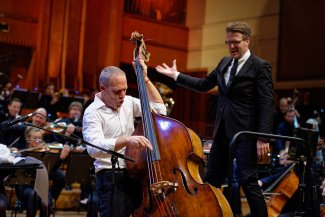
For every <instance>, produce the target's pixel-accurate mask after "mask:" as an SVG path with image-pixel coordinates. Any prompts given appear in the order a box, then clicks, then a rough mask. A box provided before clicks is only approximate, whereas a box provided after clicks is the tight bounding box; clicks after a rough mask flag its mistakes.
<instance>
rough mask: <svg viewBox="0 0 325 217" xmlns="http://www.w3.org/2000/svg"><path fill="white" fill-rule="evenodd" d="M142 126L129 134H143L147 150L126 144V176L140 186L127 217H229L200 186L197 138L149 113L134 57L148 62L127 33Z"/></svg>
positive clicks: (218, 195) (215, 193) (217, 196)
mask: <svg viewBox="0 0 325 217" xmlns="http://www.w3.org/2000/svg"><path fill="white" fill-rule="evenodd" d="M131 40H132V41H133V42H134V43H135V44H136V49H135V52H134V55H135V69H136V72H137V73H136V74H137V82H138V89H139V98H140V101H141V109H142V122H141V123H140V124H139V125H138V127H137V128H136V130H135V132H134V134H137V135H144V136H145V137H147V138H148V139H149V141H150V143H151V144H152V147H153V150H149V149H147V148H141V149H139V148H136V147H132V146H128V147H127V148H126V152H125V155H126V156H129V157H131V158H133V159H134V160H135V162H134V163H132V162H126V164H127V169H128V171H129V173H130V175H131V176H132V177H133V178H135V179H138V180H139V181H140V182H141V185H142V197H143V199H142V201H141V204H140V205H139V207H138V208H137V209H136V210H135V211H134V214H133V216H157V217H158V216H160V217H162V216H164V217H167V216H168V217H171V216H181V217H183V216H188V217H198V216H206V217H208V216H209V217H210V216H214V217H216V216H227V217H231V216H233V214H232V211H231V208H230V206H229V204H228V202H227V200H226V198H225V197H224V195H223V194H222V192H221V191H220V189H218V188H215V187H213V186H211V185H209V184H207V183H203V181H202V179H201V177H200V175H199V169H198V165H199V163H200V162H202V161H203V159H204V154H203V150H202V145H201V140H200V138H199V137H198V136H197V135H196V134H195V133H194V132H193V131H192V130H190V129H188V128H187V127H186V126H184V125H183V124H182V123H181V122H179V121H177V120H175V119H172V118H169V117H165V116H162V115H159V114H155V113H154V112H151V110H150V106H149V102H148V96H147V92H146V86H145V82H144V77H143V73H142V68H141V64H140V62H139V57H140V58H141V56H143V58H144V61H145V62H147V61H148V60H149V56H150V54H149V53H148V52H147V50H146V47H145V44H144V40H143V35H140V34H139V33H137V32H134V33H132V36H131Z"/></svg>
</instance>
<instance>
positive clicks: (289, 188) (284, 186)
mask: <svg viewBox="0 0 325 217" xmlns="http://www.w3.org/2000/svg"><path fill="white" fill-rule="evenodd" d="M295 165H296V163H293V164H292V165H291V166H290V167H289V168H288V169H287V170H286V171H285V172H284V173H283V174H282V175H281V176H280V177H279V178H278V179H277V180H276V181H275V182H274V184H272V185H271V186H270V187H269V188H268V189H267V190H266V192H267V193H264V194H269V195H271V196H270V198H269V199H268V201H267V203H266V206H267V212H268V216H269V217H276V216H279V215H280V213H281V211H282V209H283V207H284V206H285V205H286V203H287V202H288V200H289V199H290V198H292V196H293V194H294V193H295V192H296V191H297V190H298V185H299V177H298V176H297V174H296V173H295V171H294V170H293V168H294V166H295ZM275 186H276V187H275ZM268 192H271V193H268Z"/></svg>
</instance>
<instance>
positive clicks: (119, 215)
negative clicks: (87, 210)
mask: <svg viewBox="0 0 325 217" xmlns="http://www.w3.org/2000/svg"><path fill="white" fill-rule="evenodd" d="M96 178H97V180H96V190H97V195H98V207H99V212H100V217H129V216H130V214H131V213H132V212H133V211H134V209H135V208H137V207H138V206H139V203H140V204H141V201H142V196H141V195H142V190H141V185H140V183H139V182H137V181H136V180H134V179H131V177H130V176H129V174H128V172H127V170H126V169H123V170H116V172H115V183H113V172H112V170H106V169H104V170H101V171H99V172H98V173H97V174H96Z"/></svg>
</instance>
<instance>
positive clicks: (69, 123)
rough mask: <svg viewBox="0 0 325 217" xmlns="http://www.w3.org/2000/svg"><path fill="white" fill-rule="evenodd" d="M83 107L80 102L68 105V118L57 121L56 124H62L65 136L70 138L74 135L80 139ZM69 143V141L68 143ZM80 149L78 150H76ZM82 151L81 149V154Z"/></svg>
mask: <svg viewBox="0 0 325 217" xmlns="http://www.w3.org/2000/svg"><path fill="white" fill-rule="evenodd" d="M82 109H83V106H82V104H81V103H80V102H78V101H74V102H72V103H71V104H70V105H69V116H68V118H65V119H62V120H59V121H58V122H57V123H58V124H59V123H64V125H65V126H66V129H65V135H66V136H71V134H74V135H75V136H77V137H79V138H82V117H81V113H82ZM68 142H69V141H68ZM79 149H81V148H78V150H79ZM83 150H84V149H81V150H80V152H82V151H83Z"/></svg>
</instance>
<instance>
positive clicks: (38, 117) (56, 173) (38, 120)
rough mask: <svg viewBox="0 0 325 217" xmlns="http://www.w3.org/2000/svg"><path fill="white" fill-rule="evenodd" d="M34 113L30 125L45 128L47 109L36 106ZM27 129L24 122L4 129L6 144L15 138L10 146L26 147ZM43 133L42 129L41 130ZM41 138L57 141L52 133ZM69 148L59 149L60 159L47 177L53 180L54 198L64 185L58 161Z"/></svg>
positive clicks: (65, 154) (62, 158)
mask: <svg viewBox="0 0 325 217" xmlns="http://www.w3.org/2000/svg"><path fill="white" fill-rule="evenodd" d="M35 113H36V114H35V115H34V116H32V123H31V124H32V125H34V126H36V127H42V128H47V126H48V122H47V118H46V117H47V111H46V109H44V108H38V109H36V110H35ZM27 129H28V127H27V126H26V125H25V124H17V125H15V126H12V127H10V128H9V129H8V130H6V132H5V133H6V135H7V136H6V137H5V139H6V143H5V144H6V145H7V146H8V145H10V144H12V143H13V142H15V141H16V140H17V139H18V140H17V142H15V144H14V145H13V146H12V147H15V148H17V149H18V150H20V149H25V148H28V147H27V140H26V138H25V131H26V130H27ZM42 133H43V134H44V131H42ZM42 140H43V141H44V142H45V143H52V142H57V141H58V138H57V137H56V136H55V135H54V134H46V135H43V136H42ZM69 151H70V148H69V147H68V146H64V148H63V149H62V150H61V154H60V156H61V157H60V160H59V161H58V162H57V164H56V165H55V166H54V167H53V169H52V171H49V179H50V180H53V182H52V186H51V188H50V191H51V194H52V196H53V198H54V200H56V199H57V198H58V197H59V195H60V193H61V191H62V189H63V187H64V186H65V175H64V173H63V171H62V170H61V169H60V168H59V167H60V163H61V162H62V161H63V160H64V159H65V158H66V157H67V155H68V153H66V152H69Z"/></svg>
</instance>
